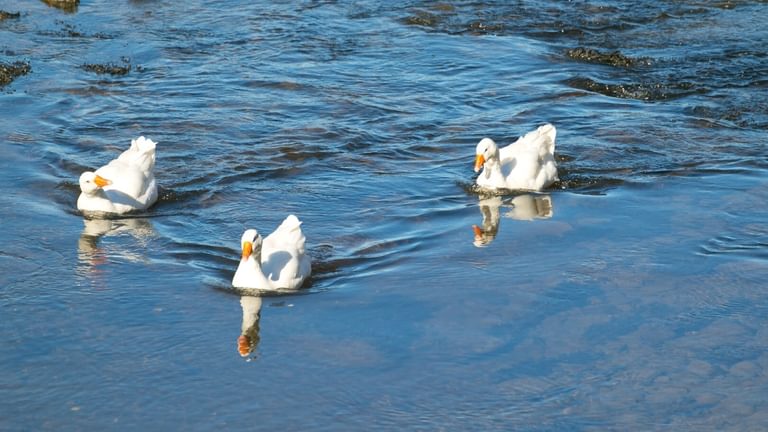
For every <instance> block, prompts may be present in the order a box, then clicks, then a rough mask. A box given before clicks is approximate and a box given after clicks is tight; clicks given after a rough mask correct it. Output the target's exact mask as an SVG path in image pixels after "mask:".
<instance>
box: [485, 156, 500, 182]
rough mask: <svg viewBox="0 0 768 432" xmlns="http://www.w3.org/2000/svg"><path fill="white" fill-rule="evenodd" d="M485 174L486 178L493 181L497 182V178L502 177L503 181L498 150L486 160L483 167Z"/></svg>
mask: <svg viewBox="0 0 768 432" xmlns="http://www.w3.org/2000/svg"><path fill="white" fill-rule="evenodd" d="M483 175H484V176H485V178H486V180H489V181H491V182H495V181H496V180H497V179H501V180H502V181H503V179H504V176H503V175H502V172H501V163H500V162H499V152H498V151H496V153H494V154H493V156H491V157H490V158H488V160H486V161H485V166H484V167H483Z"/></svg>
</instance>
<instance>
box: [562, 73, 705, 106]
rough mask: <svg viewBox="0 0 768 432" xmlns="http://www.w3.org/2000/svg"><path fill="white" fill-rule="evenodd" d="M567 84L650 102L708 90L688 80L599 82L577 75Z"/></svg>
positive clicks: (611, 95) (609, 94)
mask: <svg viewBox="0 0 768 432" xmlns="http://www.w3.org/2000/svg"><path fill="white" fill-rule="evenodd" d="M565 84H567V85H569V86H571V87H573V88H576V89H581V90H587V91H590V92H595V93H600V94H602V95H605V96H610V97H614V98H620V99H637V100H643V101H648V102H653V101H665V100H670V99H678V98H682V97H685V96H689V95H693V94H701V93H706V92H707V91H708V89H706V88H702V87H699V86H697V85H696V84H693V83H688V82H670V83H639V84H635V83H629V84H609V83H601V82H597V81H595V80H593V79H591V78H585V77H575V78H570V79H568V80H567V81H566V82H565Z"/></svg>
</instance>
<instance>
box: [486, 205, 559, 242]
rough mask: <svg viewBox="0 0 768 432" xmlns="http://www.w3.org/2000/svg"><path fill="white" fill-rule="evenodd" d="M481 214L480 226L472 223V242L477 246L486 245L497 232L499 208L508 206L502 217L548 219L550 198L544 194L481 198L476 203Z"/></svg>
mask: <svg viewBox="0 0 768 432" xmlns="http://www.w3.org/2000/svg"><path fill="white" fill-rule="evenodd" d="M477 205H478V206H479V207H480V213H481V214H482V215H483V222H482V224H481V226H478V225H472V230H473V231H474V233H475V238H474V241H473V242H472V243H473V244H474V245H475V246H477V247H484V246H488V245H489V244H490V243H491V242H492V241H493V240H494V239H495V238H496V235H497V234H498V232H499V223H500V221H501V208H502V207H505V208H509V211H508V212H506V213H505V214H504V217H509V218H512V219H517V220H525V221H532V220H534V219H549V218H551V217H552V214H553V210H552V198H551V197H550V196H549V195H546V194H523V195H517V196H516V197H514V198H512V199H511V200H509V201H508V202H504V201H503V200H502V199H501V197H499V196H492V197H488V198H481V199H480V201H479V202H478V203H477Z"/></svg>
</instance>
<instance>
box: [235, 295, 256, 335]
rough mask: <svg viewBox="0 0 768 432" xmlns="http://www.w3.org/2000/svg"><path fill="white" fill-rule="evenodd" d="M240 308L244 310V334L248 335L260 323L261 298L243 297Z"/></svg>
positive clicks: (242, 330) (242, 329)
mask: <svg viewBox="0 0 768 432" xmlns="http://www.w3.org/2000/svg"><path fill="white" fill-rule="evenodd" d="M240 306H242V308H243V324H242V327H241V332H242V334H246V333H247V332H248V331H249V330H251V329H252V328H254V327H255V326H256V325H258V323H259V313H260V312H261V297H251V296H243V297H240Z"/></svg>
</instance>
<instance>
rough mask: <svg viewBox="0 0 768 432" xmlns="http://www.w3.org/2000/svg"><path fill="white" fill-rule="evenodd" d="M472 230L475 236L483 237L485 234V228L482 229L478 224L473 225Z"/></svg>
mask: <svg viewBox="0 0 768 432" xmlns="http://www.w3.org/2000/svg"><path fill="white" fill-rule="evenodd" d="M472 231H474V233H475V237H482V236H483V230H481V229H480V227H479V226H477V225H472Z"/></svg>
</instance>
